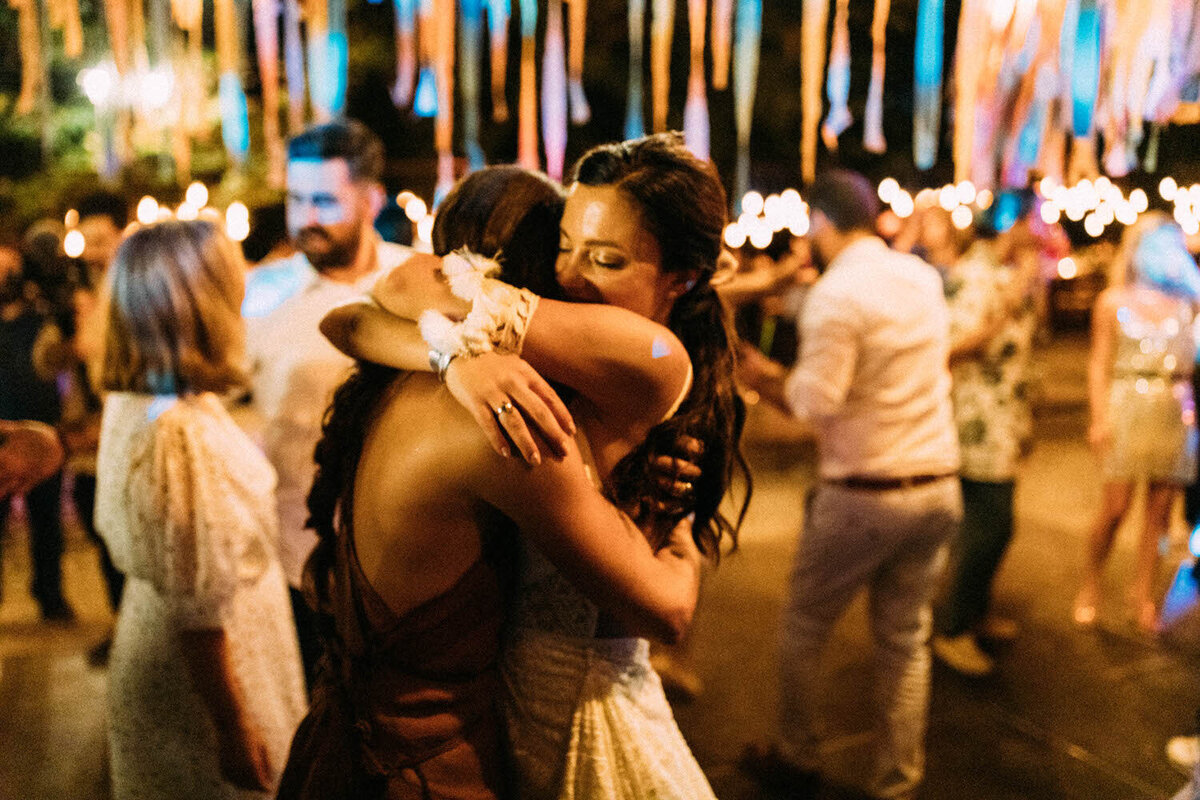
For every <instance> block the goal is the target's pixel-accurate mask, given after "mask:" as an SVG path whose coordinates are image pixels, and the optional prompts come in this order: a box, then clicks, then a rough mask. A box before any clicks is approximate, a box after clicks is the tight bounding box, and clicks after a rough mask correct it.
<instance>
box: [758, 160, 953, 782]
mask: <svg viewBox="0 0 1200 800" xmlns="http://www.w3.org/2000/svg"><path fill="white" fill-rule="evenodd" d="M808 202H809V205H810V207H811V223H812V224H811V228H810V232H809V239H810V242H811V244H812V251H813V259H814V261H815V262H816V263H817V267H818V268H823V275H822V277H821V278H820V279H819V280H818V281H817V282H816V284H814V286H813V288H812V290H811V291H810V293H809V295H808V297H807V299H806V301H805V305H804V310H803V311H802V312H801V316H800V348H801V350H800V356H799V358H798V360H797V362H796V365H795V367H794V368H793V369H792V370H791V372H790V373H787V372H785V370H784V369H783V367H782V366H780V365H778V364H774V363H773V362H769V361H767V360H766V359H764V358H762V357H761V356H757V354H755V353H753V352H750V353H746V354H745V355H746V358H745V359H744V374H743V375H742V377H743V379H744V381H745V382H746V383H747V384H748V385H749V386H750V387H751V388H753V389H755V390H757V391H758V392H759V393H760V395H762V397H763V398H764V399H767V400H770V401H773V402H775V403H777V404H778V405H780V406H782V407H784V408H786V409H788V410H789V411H790V412H791V413H792V414H794V415H795V416H796V417H798V418H800V419H802V420H805V421H807V422H808V423H810V424H811V425H812V426H813V428H814V430H815V431H816V433H817V439H818V444H819V448H820V469H819V472H820V483H819V485H818V486H817V487H816V488H815V489H814V491H813V493H812V495H811V496H810V498H809V502H808V506H807V509H806V514H805V520H804V530H803V534H802V536H801V538H800V542H799V546H798V548H797V551H796V556H795V565H794V568H793V572H792V578H791V587H790V594H789V599H788V603H787V610H786V613H785V617H784V621H783V630H782V642H781V672H782V675H781V677H782V682H781V686H780V691H781V717H780V722H779V731H778V736H777V738H776V741H775V743H774V744H773V745H772V746H771V747H769V748H759V749H757V750H756V749H754V748H751V749H750V750H748V751H747V755H746V762H745V765H746V767H747V769H749V770H750V771H752V772H755V773H757V774H758V776H759V777H760V778H762V779H763V780H764V781H768V780H769V781H772V782H775V783H779V784H782V785H783V786H784V787H786V788H788V789H789V791H790V792H791V793H792V794H794V795H799V796H803V795H804V793H805V792H812V793H815V791H816V788H817V786H818V785H819V775H820V770H821V762H820V757H819V756H820V742H821V736H820V730H819V720H818V719H817V715H816V713H815V712H816V711H817V710H818V708H819V707H820V705H821V699H822V694H821V683H822V682H821V678H820V675H819V667H820V661H821V653H822V650H823V648H824V645H825V643H826V640H827V639H828V637H829V633H830V631H831V629H832V628H833V626H834V624H835V623H836V622H837V620H838V618H839V617H840V616H841V615H842V613H843V612H844V611H845V609H846V607H847V606H848V605H849V604H850V602H851V600H852V599H853V598H854V597H855V595H856V594H857V593H858V591H859V590H860V589H862V588H864V587H865V588H866V589H867V590H868V592H869V600H870V624H871V633H872V635H873V638H874V645H875V695H874V703H875V706H876V714H877V718H876V729H877V730H876V733H877V738H876V740H875V744H874V753H873V765H872V773H871V774H870V776H869V777H868V780H867V785H866V786H864V787H862V788H864V789H865V790H866V791H867V792H868V793H869V794H870V795H872V796H874V797H879V798H907V797H910V796H912V794H913V793H914V792H915V790H916V787H917V786H918V785H919V784H920V782H921V780H922V778H923V776H924V758H925V745H924V738H925V727H926V718H927V713H928V707H929V664H930V659H929V647H928V641H929V634H930V626H931V616H932V615H931V610H930V605H931V601H932V598H933V595H934V593H935V590H936V586H937V583H938V580H939V577H940V575H941V572H942V569H943V567H944V563H945V558H946V549H947V543H948V542H949V540H950V538H951V536H952V535H953V533H954V532H955V530H956V529H957V527H958V524H959V521H960V519H961V516H962V501H961V497H960V494H959V484H958V479H957V476H956V471H957V469H958V439H957V435H956V431H955V429H954V422H953V416H952V411H951V403H950V373H949V371H948V369H947V363H946V359H947V353H948V349H949V318H948V312H947V309H946V302H945V300H944V298H943V293H942V284H941V278H940V277H939V276H938V273H937V272H936V270H934V268H933V267H931V266H929V265H928V264H926V263H925V262H924V261H922V260H921V259H919V258H917V257H916V256H911V255H907V254H902V253H897V252H895V251H893V250H890V249H889V248H888V246H887V244H885V243H884V242H883V241H882V240H880V239H879V238H878V237H876V236H875V234H874V225H875V217H876V215H877V212H878V204H877V201H876V198H875V192H874V191H873V190H872V187H871V185H870V184H869V183H868V182H867V181H866V179H864V178H863V177H862V176H860V175H857V174H854V173H849V172H832V173H829V174H827V175H825V176H824V177H822V178H820V179H818V181H817V183H816V184H815V185H814V186H813V188H812V190H811V193H810V195H809V198H808Z"/></svg>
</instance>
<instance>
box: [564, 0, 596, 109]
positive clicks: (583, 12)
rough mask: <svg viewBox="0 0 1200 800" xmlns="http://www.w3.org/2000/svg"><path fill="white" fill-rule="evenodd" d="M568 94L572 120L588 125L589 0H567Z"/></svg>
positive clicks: (589, 107)
mask: <svg viewBox="0 0 1200 800" xmlns="http://www.w3.org/2000/svg"><path fill="white" fill-rule="evenodd" d="M567 10H568V12H569V16H568V17H567V29H568V30H567V34H568V36H569V37H570V38H569V39H568V40H567V94H568V96H569V97H570V99H571V122H572V124H575V125H586V124H587V122H588V120H590V119H591V118H592V108H591V106H589V105H588V101H587V95H585V94H584V93H583V49H584V44H585V42H586V38H587V0H567Z"/></svg>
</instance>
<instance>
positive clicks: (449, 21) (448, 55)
mask: <svg viewBox="0 0 1200 800" xmlns="http://www.w3.org/2000/svg"><path fill="white" fill-rule="evenodd" d="M433 10H434V18H435V19H436V20H437V23H436V25H435V38H434V49H433V56H434V62H433V66H434V77H435V79H436V81H437V94H438V111H437V119H435V120H434V123H433V144H434V148H435V149H436V150H437V156H438V165H437V186H436V187H435V188H434V193H433V198H434V204H435V205H436V204H437V203H440V202H441V201H442V198H443V197H445V196H446V195H447V194H449V192H450V190H451V189H452V188H453V187H454V150H453V147H454V33H455V30H454V0H433Z"/></svg>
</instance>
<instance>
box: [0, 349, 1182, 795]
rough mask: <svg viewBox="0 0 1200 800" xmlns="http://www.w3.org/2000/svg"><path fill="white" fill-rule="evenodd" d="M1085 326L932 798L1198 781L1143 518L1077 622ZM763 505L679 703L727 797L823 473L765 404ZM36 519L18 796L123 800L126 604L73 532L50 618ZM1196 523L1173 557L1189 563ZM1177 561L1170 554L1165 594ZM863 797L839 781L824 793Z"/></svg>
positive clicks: (3, 777)
mask: <svg viewBox="0 0 1200 800" xmlns="http://www.w3.org/2000/svg"><path fill="white" fill-rule="evenodd" d="M1084 346H1085V343H1083V342H1081V341H1079V340H1068V341H1065V342H1059V343H1057V344H1056V345H1054V346H1053V347H1052V348H1050V349H1048V350H1046V351H1043V352H1042V353H1041V354H1040V356H1039V363H1040V364H1041V366H1042V370H1043V373H1044V375H1045V381H1044V383H1043V385H1044V397H1043V402H1042V404H1041V405H1040V406H1039V415H1038V428H1037V434H1038V439H1037V446H1036V449H1035V450H1034V452H1033V454H1032V455H1031V457H1030V459H1029V461H1028V463H1027V464H1026V466H1025V470H1024V473H1023V475H1022V478H1021V484H1020V488H1019V491H1018V497H1017V504H1018V514H1017V525H1018V530H1017V538H1016V541H1015V542H1014V545H1013V548H1012V552H1011V553H1010V556H1009V559H1008V561H1007V562H1006V564H1005V566H1004V568H1003V571H1002V572H1001V575H1000V578H999V585H998V604H999V606H1000V608H1001V609H1002V610H1003V611H1005V612H1006V613H1008V614H1010V615H1011V616H1013V617H1015V618H1016V619H1018V620H1019V621H1020V622H1021V624H1022V626H1023V633H1022V635H1021V637H1020V638H1019V639H1018V640H1017V641H1015V642H1012V643H1010V644H1008V645H1005V646H1004V647H1002V648H1000V649H998V650H997V651H996V656H997V658H998V661H999V670H998V672H997V674H996V675H994V676H992V677H989V678H985V679H978V680H967V679H964V678H961V677H959V676H958V675H956V674H954V673H952V672H950V671H948V670H945V669H942V668H935V672H934V687H933V704H932V710H931V716H930V731H929V753H928V760H929V764H928V779H927V782H926V786H925V789H924V792H923V795H922V796H923V797H924V798H926V799H927V800H960V798H972V799H977V800H1010V799H1011V800H1016V799H1017V798H1021V799H1023V800H1024V799H1031V800H1042V799H1043V798H1045V799H1046V800H1051V799H1056V798H1065V799H1067V800H1075V799H1076V798H1077V799H1078V800H1105V799H1107V798H1113V799H1114V800H1116V799H1117V798H1120V799H1121V800H1133V799H1140V798H1165V797H1168V796H1169V795H1170V794H1171V793H1172V792H1173V791H1174V790H1175V789H1176V788H1178V786H1179V785H1180V784H1181V783H1182V778H1181V777H1180V776H1178V775H1177V774H1176V773H1175V772H1174V771H1173V770H1172V768H1171V767H1170V766H1169V765H1168V764H1167V762H1166V761H1165V759H1164V757H1163V745H1164V743H1165V741H1166V739H1167V738H1168V737H1169V736H1170V735H1172V734H1173V733H1176V732H1178V731H1181V730H1183V729H1185V728H1186V727H1187V726H1188V725H1189V724H1190V720H1191V717H1192V713H1193V711H1194V709H1195V707H1196V706H1197V704H1200V671H1198V669H1197V668H1198V666H1200V662H1198V661H1197V659H1196V657H1194V656H1191V655H1188V654H1187V653H1185V652H1184V651H1182V650H1180V649H1178V648H1176V647H1172V646H1168V645H1166V644H1164V643H1161V642H1155V641H1150V640H1147V639H1143V638H1141V637H1138V636H1137V635H1136V634H1134V633H1133V631H1132V628H1131V627H1130V626H1129V624H1128V623H1127V621H1126V620H1125V618H1124V617H1125V615H1124V609H1123V606H1122V604H1121V602H1120V601H1121V599H1122V597H1123V586H1124V581H1125V579H1126V577H1127V576H1128V575H1129V572H1130V568H1131V563H1132V562H1131V556H1132V545H1133V535H1132V534H1133V533H1134V531H1132V530H1125V531H1123V532H1122V534H1121V539H1120V544H1119V545H1118V550H1117V552H1116V553H1115V554H1114V559H1113V563H1112V564H1111V565H1110V570H1109V573H1108V587H1109V589H1110V598H1111V600H1110V602H1109V603H1108V604H1107V605H1106V606H1105V607H1104V609H1103V610H1102V615H1103V621H1102V625H1101V626H1100V628H1099V629H1098V630H1097V631H1095V632H1081V631H1077V630H1075V629H1074V628H1073V627H1072V626H1071V624H1070V622H1069V615H1070V603H1071V598H1072V596H1073V594H1074V590H1075V586H1076V582H1077V579H1078V564H1079V562H1080V554H1081V553H1082V542H1083V537H1084V532H1085V530H1086V526H1087V524H1088V521H1089V519H1090V516H1091V514H1092V512H1093V510H1094V509H1095V507H1096V504H1097V501H1098V498H1099V493H1098V476H1097V473H1096V470H1095V467H1094V466H1093V464H1092V462H1091V460H1090V458H1089V456H1088V454H1087V452H1086V449H1085V447H1084V445H1083V443H1082V434H1083V422H1084V415H1083V405H1082V401H1083V354H1084ZM749 438H750V447H749V454H750V456H751V460H752V465H753V469H754V473H755V480H756V484H755V500H754V503H753V506H752V509H751V515H750V518H749V520H748V524H747V527H746V530H745V534H744V538H743V546H742V550H741V552H740V553H738V554H737V555H734V556H731V557H729V558H726V559H725V560H724V561H723V562H722V564H721V566H720V568H719V569H718V570H716V571H715V572H714V573H713V574H712V575H711V576H709V578H708V580H707V582H706V585H705V589H704V596H703V599H702V604H701V608H700V610H699V612H698V616H697V622H696V628H695V633H694V635H693V638H692V641H691V643H690V651H691V657H692V659H693V661H694V663H695V665H696V669H697V671H698V672H699V674H700V676H701V677H702V678H703V680H704V682H705V690H704V692H703V694H702V695H701V696H700V697H699V698H698V699H696V700H695V701H693V702H691V703H687V704H681V705H678V706H677V709H676V712H677V716H678V719H679V722H680V726H681V728H682V729H683V731H684V733H685V735H686V736H687V737H688V740H689V741H690V742H691V744H692V746H693V748H694V750H695V752H696V755H697V757H698V758H699V760H700V762H701V764H702V765H703V766H704V768H705V770H706V771H707V772H708V774H709V777H710V778H711V780H712V783H713V786H714V788H715V789H716V792H717V795H718V796H719V797H721V798H723V800H749V798H758V797H762V796H763V794H762V793H761V792H760V791H759V790H758V788H757V787H756V786H754V785H753V784H752V783H750V782H749V781H747V780H746V779H745V777H744V776H742V775H741V774H740V773H739V772H738V770H737V768H736V759H737V754H738V753H739V752H740V750H741V748H742V746H743V745H744V743H746V742H748V741H752V740H756V739H761V738H763V737H765V736H766V735H767V734H768V732H769V731H770V728H771V722H772V720H773V717H774V713H775V711H774V709H775V703H776V697H777V692H778V686H777V681H776V676H775V663H774V651H775V638H774V637H775V627H776V621H777V618H778V613H779V608H780V606H781V604H782V600H783V598H782V592H783V587H784V585H785V582H786V576H787V570H788V566H789V562H790V557H791V552H792V549H793V547H794V544H795V539H796V533H797V526H798V520H799V518H800V511H801V508H802V503H803V496H804V492H805V489H806V487H807V486H808V485H809V484H810V482H811V479H812V474H813V453H812V449H811V446H810V445H808V444H806V443H804V442H803V441H802V440H801V439H799V438H798V437H797V436H796V432H795V430H794V429H792V428H791V427H790V426H789V425H788V424H786V422H785V421H783V420H780V419H778V418H775V417H771V416H770V415H767V414H764V413H763V412H761V411H759V412H757V413H756V414H755V415H754V418H753V420H752V426H751V430H750V432H749ZM23 535H24V534H23V532H22V531H20V530H16V531H13V532H12V533H11V534H10V535H9V537H8V540H7V541H6V542H5V563H4V571H3V573H4V574H3V578H4V587H5V595H4V602H3V604H0V670H2V672H0V800H26V798H30V799H36V800H40V798H79V799H80V800H105V799H106V798H107V797H108V792H107V773H106V771H105V748H104V733H103V730H104V703H103V696H104V680H105V676H104V672H103V671H98V670H94V669H89V668H88V667H87V666H86V661H85V658H84V653H85V651H86V649H87V647H88V646H89V645H90V644H91V643H92V642H94V641H96V640H97V639H99V638H100V637H101V636H102V635H103V632H104V630H105V629H106V627H107V625H108V624H109V617H108V613H107V610H106V609H105V607H104V604H103V603H104V601H103V595H102V592H101V588H100V582H99V578H98V572H97V569H96V564H95V555H94V553H93V551H92V550H91V548H90V547H89V546H88V545H87V544H86V543H85V542H84V541H83V539H82V537H81V536H80V535H78V533H77V532H76V533H73V534H72V537H71V542H70V546H69V554H68V557H67V560H66V564H65V569H66V575H67V582H68V592H69V594H70V597H71V600H72V602H74V603H75V605H76V608H77V609H78V610H79V611H80V617H81V621H80V624H79V625H77V626H76V627H74V628H69V629H55V628H47V627H44V626H41V625H39V624H38V623H37V622H36V621H35V620H36V609H35V607H34V605H33V603H32V601H31V600H29V599H28V596H27V593H26V590H25V584H26V583H27V575H28V571H27V556H26V553H25V542H24V541H23ZM1182 539H1183V531H1182V530H1179V531H1176V532H1175V537H1174V539H1173V542H1172V545H1171V549H1170V552H1169V554H1168V558H1167V559H1166V560H1165V562H1164V563H1165V564H1174V563H1178V561H1179V558H1180V555H1181V553H1182ZM1169 578H1170V575H1169V574H1168V569H1167V568H1166V567H1164V570H1163V575H1162V581H1163V585H1164V589H1165V586H1166V583H1167V581H1168V580H1169ZM869 658H870V645H869V641H868V639H867V635H866V627H865V620H864V617H863V604H862V603H861V602H860V603H858V604H856V606H855V607H854V608H853V609H852V610H851V612H850V613H849V614H848V615H847V618H846V619H845V620H844V621H843V623H842V624H841V625H840V626H839V627H838V629H837V631H836V634H835V638H834V640H833V641H832V643H831V647H830V649H829V652H828V658H827V660H826V664H825V668H826V670H827V674H828V678H829V686H830V691H829V693H828V695H827V697H826V702H825V709H824V710H825V712H826V714H827V716H828V719H829V722H830V727H831V729H832V731H833V733H834V738H833V739H832V740H831V742H830V746H829V751H828V753H827V756H828V761H829V764H830V773H831V775H832V776H833V777H834V778H835V779H837V780H839V781H841V782H843V783H846V784H852V783H853V782H854V781H855V779H856V777H857V776H858V774H859V773H860V772H861V766H862V760H863V753H864V751H865V747H864V746H865V744H866V743H867V742H868V741H869V734H868V733H867V731H868V730H869V724H868V716H867V712H868V708H867V704H866V699H865V698H867V697H868V696H869V689H870V671H869ZM854 796H855V795H854V794H853V793H852V792H850V791H849V790H841V789H829V790H827V791H826V793H825V797H826V798H828V799H829V800H842V799H843V798H852V797H854Z"/></svg>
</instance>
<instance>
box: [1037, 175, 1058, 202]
mask: <svg viewBox="0 0 1200 800" xmlns="http://www.w3.org/2000/svg"><path fill="white" fill-rule="evenodd" d="M1057 187H1058V181H1056V180H1055V179H1054V178H1051V177H1050V176H1049V175H1047V176H1046V177H1044V178H1042V179H1041V180H1040V181H1038V194H1040V195H1041V196H1042V197H1049V196H1050V195H1052V194H1053V193H1054V190H1055V188H1057Z"/></svg>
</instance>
